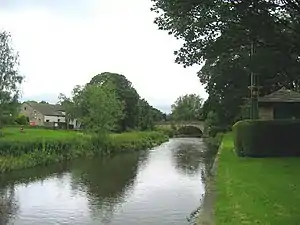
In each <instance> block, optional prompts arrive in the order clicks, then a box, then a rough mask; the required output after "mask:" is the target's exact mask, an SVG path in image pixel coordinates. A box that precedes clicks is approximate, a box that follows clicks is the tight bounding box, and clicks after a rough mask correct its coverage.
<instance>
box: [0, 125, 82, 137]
mask: <svg viewBox="0 0 300 225" xmlns="http://www.w3.org/2000/svg"><path fill="white" fill-rule="evenodd" d="M1 131H2V132H3V134H4V137H3V138H5V139H15V138H16V139H20V138H21V139H27V138H68V137H76V136H78V135H82V134H81V133H79V132H76V131H65V130H50V129H38V128H34V129H30V128H29V129H28V128H27V129H26V128H24V132H21V131H20V128H17V127H6V128H3V129H2V130H1Z"/></svg>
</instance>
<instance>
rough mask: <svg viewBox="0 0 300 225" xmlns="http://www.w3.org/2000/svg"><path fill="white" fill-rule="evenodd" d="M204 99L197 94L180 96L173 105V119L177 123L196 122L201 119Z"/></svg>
mask: <svg viewBox="0 0 300 225" xmlns="http://www.w3.org/2000/svg"><path fill="white" fill-rule="evenodd" d="M202 103H203V99H202V98H201V97H200V96H198V95H196V94H187V95H184V96H180V97H179V98H178V99H177V100H176V102H175V103H174V104H173V105H172V118H173V119H175V120H177V121H196V120H199V119H200V118H201V107H202Z"/></svg>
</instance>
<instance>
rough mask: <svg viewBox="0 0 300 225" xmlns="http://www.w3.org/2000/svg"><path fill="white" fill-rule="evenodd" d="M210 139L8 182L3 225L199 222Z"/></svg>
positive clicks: (0, 195)
mask: <svg viewBox="0 0 300 225" xmlns="http://www.w3.org/2000/svg"><path fill="white" fill-rule="evenodd" d="M206 149H207V148H206V146H205V144H204V143H203V141H202V139H197V138H195V139H193V138H184V139H181V138H178V139H171V140H170V141H168V142H166V143H164V144H162V145H161V146H159V147H156V148H154V149H151V150H148V151H140V152H131V153H123V154H119V155H115V156H110V157H104V158H103V157H99V158H94V159H80V160H77V161H74V162H72V163H68V165H52V166H48V167H39V168H33V169H29V170H22V171H15V172H12V173H8V174H5V175H2V176H0V225H6V224H16V225H27V224H28V225H48V224H49V225H50V224H51V225H52V224H53V225H54V224H72V225H77V224H78V225H84V224H89V225H90V224H95V225H101V224H111V225H141V224H143V225H146V224H153V225H171V224H172V225H184V224H191V223H192V221H193V219H194V217H193V215H194V212H195V210H197V208H198V207H199V206H200V205H201V200H202V197H203V194H204V181H203V175H204V174H205V173H206V166H205V160H203V153H204V151H206Z"/></svg>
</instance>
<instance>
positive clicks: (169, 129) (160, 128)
mask: <svg viewBox="0 0 300 225" xmlns="http://www.w3.org/2000/svg"><path fill="white" fill-rule="evenodd" d="M155 130H156V131H158V132H161V133H162V134H164V135H167V136H168V137H174V135H175V134H176V132H177V130H176V129H173V128H172V127H170V126H156V127H155Z"/></svg>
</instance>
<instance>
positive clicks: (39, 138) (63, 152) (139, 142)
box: [0, 128, 168, 173]
mask: <svg viewBox="0 0 300 225" xmlns="http://www.w3.org/2000/svg"><path fill="white" fill-rule="evenodd" d="M3 134H4V135H3V136H2V137H0V173H1V172H6V171H10V170H15V169H22V168H29V167H34V166H36V165H47V164H49V163H54V162H61V161H66V160H70V159H73V158H78V157H81V156H94V155H107V154H111V153H117V152H124V151H136V150H140V149H147V148H151V147H153V146H155V145H158V144H160V143H162V142H164V141H166V140H167V138H168V137H167V136H166V135H164V134H162V133H161V132H154V131H152V132H129V133H122V134H110V135H102V136H94V135H87V134H83V133H79V132H74V131H55V130H44V129H25V130H24V132H21V131H20V130H19V129H17V128H5V129H4V130H3Z"/></svg>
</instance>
